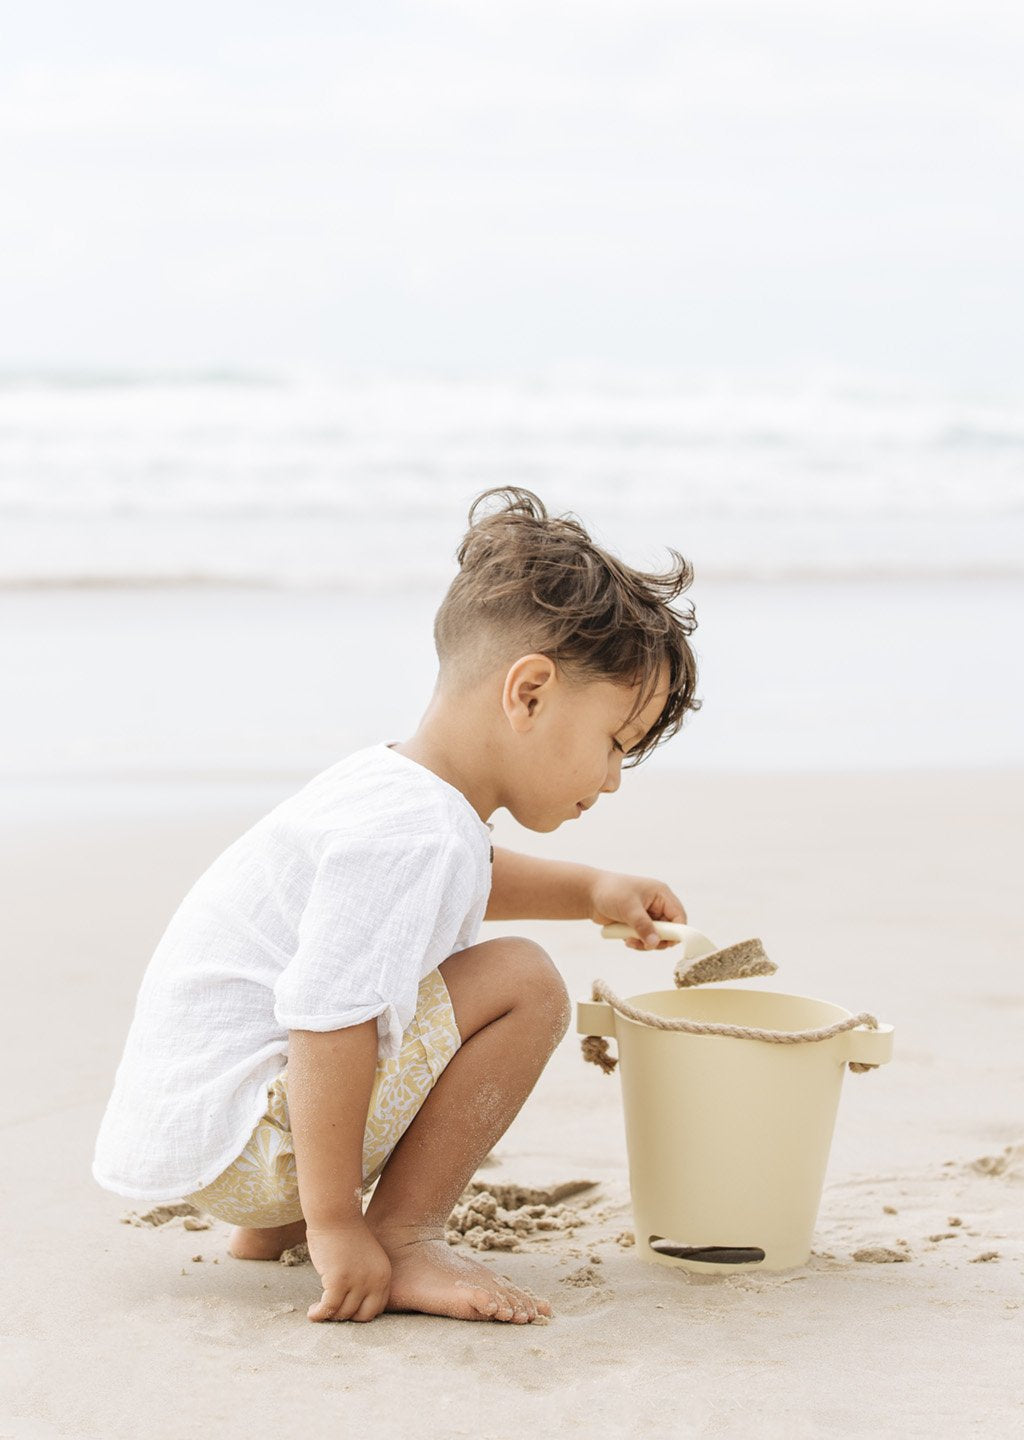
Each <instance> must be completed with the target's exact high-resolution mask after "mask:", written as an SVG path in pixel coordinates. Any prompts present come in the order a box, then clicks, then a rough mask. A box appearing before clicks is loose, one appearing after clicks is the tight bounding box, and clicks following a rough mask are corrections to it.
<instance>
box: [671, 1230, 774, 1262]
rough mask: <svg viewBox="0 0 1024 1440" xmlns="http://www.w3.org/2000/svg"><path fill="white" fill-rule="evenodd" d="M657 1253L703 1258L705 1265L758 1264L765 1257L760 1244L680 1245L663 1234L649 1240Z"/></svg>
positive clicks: (690, 1258)
mask: <svg viewBox="0 0 1024 1440" xmlns="http://www.w3.org/2000/svg"><path fill="white" fill-rule="evenodd" d="M647 1243H648V1245H649V1246H650V1247H651V1249H652V1250H653V1251H654V1252H655V1254H656V1255H670V1256H671V1257H672V1259H673V1260H702V1261H703V1262H704V1264H705V1265H757V1264H759V1262H760V1261H762V1260H763V1259H764V1251H763V1250H762V1249H761V1247H760V1246H759V1245H680V1244H678V1243H677V1242H676V1241H675V1240H666V1239H664V1237H663V1236H661V1235H652V1236H650V1238H649V1239H648V1241H647Z"/></svg>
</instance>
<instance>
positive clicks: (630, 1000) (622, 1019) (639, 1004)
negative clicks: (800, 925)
mask: <svg viewBox="0 0 1024 1440" xmlns="http://www.w3.org/2000/svg"><path fill="white" fill-rule="evenodd" d="M702 992H703V993H704V994H718V995H756V996H764V995H770V996H771V997H772V998H773V999H779V1000H797V1001H800V1002H801V1003H804V1004H806V1003H808V1002H810V1003H811V1004H812V1005H823V1006H825V1007H826V1008H827V1009H828V1010H831V1011H832V1012H834V1020H833V1022H832V1023H838V1022H839V1021H840V1020H849V1019H851V1018H852V1017H853V1014H854V1012H853V1011H852V1010H847V1009H846V1008H845V1007H844V1006H842V1005H837V1004H836V1002H835V1001H834V1000H821V999H819V998H818V997H817V996H815V995H796V994H793V993H791V992H789V991H783V990H752V989H750V988H749V986H744V987H743V988H734V987H733V985H732V983H731V982H730V981H728V980H725V981H719V982H717V983H712V984H708V985H699V986H694V987H693V989H692V990H684V989H679V990H669V989H667V988H666V987H664V986H662V987H661V988H660V989H658V990H644V991H642V992H641V993H640V994H637V995H626V996H624V997H623V998H624V999H625V1001H626V1003H627V1004H629V1005H633V1006H635V1007H636V1008H637V1009H638V1010H643V1009H650V1008H651V1005H650V1001H651V1000H652V999H655V998H656V997H658V996H660V995H671V996H672V997H673V998H675V997H676V996H683V997H685V998H688V999H689V998H696V997H697V996H699V995H700V994H701V993H702ZM655 1013H657V1012H655ZM665 1018H669V1017H665ZM615 1022H616V1025H622V1024H625V1025H634V1026H636V1028H637V1029H638V1030H650V1029H651V1026H649V1025H647V1024H646V1023H645V1022H644V1021H642V1020H634V1019H633V1018H632V1016H629V1015H623V1014H621V1013H620V1012H617V1013H616V1016H615ZM772 1028H773V1029H775V1030H779V1031H781V1032H783V1033H789V1034H794V1035H796V1034H799V1030H800V1029H805V1028H807V1027H805V1026H801V1027H799V1029H796V1030H791V1031H790V1030H787V1027H786V1026H780V1025H774V1026H772ZM859 1028H860V1027H858V1029H859ZM878 1028H879V1030H891V1029H892V1026H890V1025H879V1027H878ZM660 1033H663V1034H671V1033H672V1032H671V1031H663V1032H660ZM690 1038H692V1039H695V1040H722V1039H728V1038H729V1037H728V1036H722V1035H695V1036H692V1037H690Z"/></svg>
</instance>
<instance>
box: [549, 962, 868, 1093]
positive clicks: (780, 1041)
mask: <svg viewBox="0 0 1024 1440" xmlns="http://www.w3.org/2000/svg"><path fill="white" fill-rule="evenodd" d="M616 1011H617V1012H618V1013H619V1014H620V1015H623V1016H624V1017H625V1018H626V1019H627V1020H636V1021H637V1022H638V1023H639V1024H641V1025H650V1026H651V1028H652V1029H654V1030H676V1031H682V1032H684V1033H685V1034H687V1035H725V1036H728V1037H729V1038H731V1039H734V1040H763V1041H766V1042H767V1043H768V1044H770V1045H806V1044H814V1043H815V1042H817V1041H820V1040H831V1039H832V1037H833V1036H835V1035H842V1034H844V1033H845V1032H846V1031H850V1032H851V1034H850V1040H849V1041H848V1043H847V1054H846V1055H845V1056H844V1059H845V1060H846V1061H847V1063H848V1064H849V1066H850V1069H851V1070H853V1071H854V1072H855V1073H861V1072H863V1071H865V1070H874V1069H876V1068H877V1067H878V1066H879V1065H884V1064H885V1062H886V1061H887V1060H889V1059H890V1058H891V1055H892V1027H891V1026H889V1025H887V1026H885V1027H884V1028H880V1027H879V1024H878V1021H877V1020H876V1019H875V1017H874V1015H869V1014H868V1013H867V1011H866V1010H865V1011H862V1012H861V1014H860V1015H850V1016H848V1017H847V1019H845V1020H838V1021H836V1023H835V1024H834V1025H822V1026H819V1027H818V1028H817V1029H813V1030H761V1029H758V1028H757V1027H755V1026H751V1025H718V1024H714V1023H712V1022H711V1021H707V1020H687V1019H685V1018H681V1019H678V1020H668V1019H666V1017H665V1016H664V1015H655V1014H654V1012H653V1011H651V1010H640V1009H638V1008H637V1007H636V1006H635V1005H630V1004H629V1002H628V1001H626V1000H622V999H620V997H619V996H618V995H616V994H615V992H614V991H613V990H612V989H610V987H609V986H608V985H606V984H605V982H604V981H603V980H595V981H594V988H593V1001H592V1003H590V1004H581V1005H580V1006H579V1015H578V1021H577V1029H578V1030H579V1032H580V1033H581V1034H584V1033H585V1039H584V1041H583V1045H582V1050H583V1058H584V1059H585V1060H590V1061H592V1063H593V1064H595V1065H600V1067H601V1069H602V1070H603V1071H604V1073H605V1074H606V1075H610V1074H611V1072H612V1071H613V1070H614V1069H615V1066H616V1065H617V1064H618V1061H617V1060H616V1059H615V1057H614V1056H612V1055H610V1054H609V1052H608V1042H607V1040H605V1039H603V1038H601V1037H602V1036H607V1035H613V1034H614V1033H615V1012H616ZM591 1025H595V1026H596V1027H597V1028H595V1029H593V1030H592V1029H590V1026H591ZM860 1026H867V1029H866V1030H859V1029H858V1027H860Z"/></svg>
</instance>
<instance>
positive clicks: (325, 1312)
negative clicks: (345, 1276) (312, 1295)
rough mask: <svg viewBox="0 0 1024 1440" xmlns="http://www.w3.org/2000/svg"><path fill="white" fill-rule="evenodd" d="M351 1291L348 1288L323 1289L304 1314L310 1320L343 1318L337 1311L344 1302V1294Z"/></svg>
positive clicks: (346, 1294)
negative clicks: (318, 1297)
mask: <svg viewBox="0 0 1024 1440" xmlns="http://www.w3.org/2000/svg"><path fill="white" fill-rule="evenodd" d="M350 1293H351V1292H350V1291H348V1290H325V1291H324V1293H323V1294H322V1295H321V1296H320V1299H319V1300H318V1301H316V1302H315V1303H314V1304H313V1305H311V1306H310V1307H309V1309H308V1310H307V1311H306V1314H307V1315H308V1317H309V1318H310V1320H337V1319H343V1318H344V1317H343V1316H339V1315H338V1313H337V1312H338V1311H339V1310H340V1309H341V1307H342V1306H343V1305H344V1303H345V1299H346V1296H348V1295H349V1294H350Z"/></svg>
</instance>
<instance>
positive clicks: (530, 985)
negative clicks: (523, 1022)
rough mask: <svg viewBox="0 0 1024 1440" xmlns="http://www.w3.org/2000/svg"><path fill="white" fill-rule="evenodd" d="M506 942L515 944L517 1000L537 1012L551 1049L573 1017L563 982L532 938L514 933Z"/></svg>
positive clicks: (548, 956)
mask: <svg viewBox="0 0 1024 1440" xmlns="http://www.w3.org/2000/svg"><path fill="white" fill-rule="evenodd" d="M507 943H508V944H509V945H510V946H514V947H515V950H514V962H513V963H514V964H515V968H516V978H517V985H516V995H517V1003H519V1004H521V1005H525V1006H528V1007H529V1008H530V1009H532V1010H534V1011H535V1012H536V1014H537V1016H538V1019H539V1020H540V1021H541V1022H542V1023H543V1025H544V1027H545V1031H546V1033H550V1037H551V1047H552V1049H554V1047H555V1046H556V1045H557V1044H558V1042H559V1040H561V1038H562V1036H563V1035H564V1034H565V1032H566V1031H567V1030H568V1028H569V1022H570V1020H571V1019H572V1001H571V999H570V998H569V991H568V990H567V988H566V984H565V981H564V980H563V979H562V976H561V973H560V971H559V969H558V967H557V965H556V964H555V962H554V961H553V960H552V959H551V956H550V955H549V954H548V952H547V951H546V950H545V949H544V948H543V947H542V946H540V945H538V944H536V943H535V942H534V941H533V940H527V939H525V938H524V937H522V936H518V935H517V936H510V937H509V939H508V942H507ZM510 958H512V957H510Z"/></svg>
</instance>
